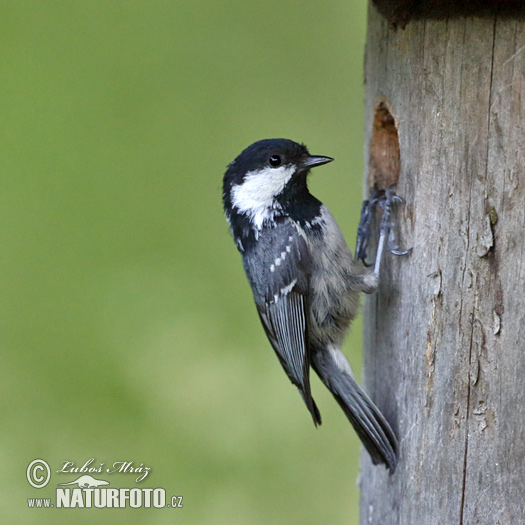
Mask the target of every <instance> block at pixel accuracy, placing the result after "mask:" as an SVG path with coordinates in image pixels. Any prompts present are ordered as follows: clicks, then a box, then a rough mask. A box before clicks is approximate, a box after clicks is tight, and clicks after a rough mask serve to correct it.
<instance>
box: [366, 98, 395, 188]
mask: <svg viewBox="0 0 525 525" xmlns="http://www.w3.org/2000/svg"><path fill="white" fill-rule="evenodd" d="M369 151H370V159H369V171H368V174H369V180H368V183H369V186H370V187H372V188H375V189H379V190H384V189H386V188H388V187H389V186H391V185H392V184H395V183H397V181H398V179H399V170H400V168H401V160H400V155H399V135H398V134H397V126H396V122H395V119H394V116H393V115H392V113H391V112H390V110H389V109H388V105H387V103H386V102H385V101H381V102H379V104H378V105H377V106H376V109H375V112H374V124H373V128H372V137H371V139H370V149H369Z"/></svg>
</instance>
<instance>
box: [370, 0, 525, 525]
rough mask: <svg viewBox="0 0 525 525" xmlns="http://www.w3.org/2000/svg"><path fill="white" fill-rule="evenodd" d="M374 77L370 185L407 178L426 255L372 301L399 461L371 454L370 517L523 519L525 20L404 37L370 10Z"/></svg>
mask: <svg viewBox="0 0 525 525" xmlns="http://www.w3.org/2000/svg"><path fill="white" fill-rule="evenodd" d="M365 83H366V126H365V129H366V131H365V133H366V143H367V145H368V146H367V160H368V170H367V173H366V178H365V180H366V182H367V185H372V184H373V185H376V186H379V187H384V186H385V185H386V184H387V183H390V182H392V181H393V180H395V179H396V178H397V175H396V173H395V170H396V169H397V170H398V173H399V184H398V194H399V195H401V196H402V197H403V198H404V199H405V200H406V204H405V206H404V207H400V210H399V213H398V214H397V222H398V223H399V225H400V228H399V230H398V232H399V233H398V238H399V239H400V241H401V244H402V246H401V247H407V246H412V247H413V252H412V254H411V255H409V256H405V257H395V256H389V257H387V260H386V261H385V264H384V267H383V268H382V276H381V285H380V289H379V292H378V293H377V294H375V295H374V296H372V297H370V298H368V299H367V301H366V303H365V329H364V344H365V349H364V356H365V364H364V384H365V388H366V390H367V391H368V392H369V393H370V394H371V396H372V398H373V399H374V401H375V402H376V403H377V405H378V406H379V408H380V409H381V410H382V411H383V412H384V414H385V416H386V417H387V419H388V420H389V421H390V422H391V423H392V425H393V428H394V429H395V431H396V433H397V435H398V437H399V440H400V462H399V466H398V468H397V470H396V472H395V473H394V474H393V475H389V474H388V472H387V471H386V470H385V469H384V468H382V467H377V466H376V467H374V466H373V465H372V464H371V461H370V459H369V458H368V456H366V455H365V454H364V455H363V459H362V472H361V476H360V487H361V523H362V524H380V525H389V524H401V525H411V524H418V525H419V524H432V525H435V524H445V525H450V524H490V525H494V524H501V525H504V524H515V523H516V524H517V523H524V520H525V505H524V496H523V483H524V481H523V480H525V304H524V299H523V298H524V294H525V264H524V262H523V259H524V257H525V168H524V164H525V137H524V133H523V131H524V130H523V127H524V118H525V24H524V22H523V21H522V20H518V19H516V20H513V19H511V18H508V17H507V18H504V19H503V18H498V17H492V18H483V19H479V18H466V19H465V18H460V19H455V20H448V21H439V20H434V21H429V20H419V21H415V22H411V23H409V24H408V25H407V26H406V28H405V29H404V30H397V31H396V30H395V29H393V28H392V27H391V26H390V25H389V23H388V22H387V21H386V20H385V19H384V18H382V16H381V15H379V14H378V13H377V11H376V10H375V8H374V7H370V9H369V21H368V37H367V45H366V61H365ZM397 142H399V146H398V145H397ZM396 148H398V149H397V150H396ZM396 155H398V157H399V160H398V161H397V166H398V167H397V168H395V166H396V162H394V161H392V159H395V158H396ZM385 159H386V161H385ZM389 159H390V160H389ZM392 166H394V168H392Z"/></svg>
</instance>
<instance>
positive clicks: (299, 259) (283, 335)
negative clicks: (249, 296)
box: [246, 225, 321, 425]
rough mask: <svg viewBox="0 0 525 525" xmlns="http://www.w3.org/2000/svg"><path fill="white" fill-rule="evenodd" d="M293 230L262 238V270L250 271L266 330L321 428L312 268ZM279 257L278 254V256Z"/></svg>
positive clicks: (306, 250)
mask: <svg viewBox="0 0 525 525" xmlns="http://www.w3.org/2000/svg"><path fill="white" fill-rule="evenodd" d="M289 228H291V226H290V225H288V226H283V227H282V229H281V230H282V231H271V232H270V233H269V235H268V239H263V238H260V239H259V242H258V247H257V249H259V250H261V252H260V254H259V256H258V257H257V258H255V260H257V261H258V263H257V267H256V268H255V267H252V268H246V271H247V274H248V276H249V279H250V282H251V284H252V289H253V292H254V298H255V303H256V305H257V311H258V312H259V317H260V318H261V321H262V324H263V327H264V330H265V332H266V335H267V336H268V339H269V340H270V343H271V344H272V346H273V348H274V350H275V353H276V354H277V357H278V358H279V361H280V362H281V365H282V367H283V368H284V371H285V372H286V374H287V375H288V377H289V378H290V380H291V382H292V383H293V384H294V385H295V386H297V388H298V389H299V391H300V392H301V395H302V396H303V399H304V402H305V403H306V406H307V408H308V410H309V411H310V413H311V414H312V418H313V420H314V423H315V424H316V425H319V424H321V416H320V413H319V410H318V408H317V406H316V405H315V402H314V400H313V398H312V394H311V390H310V355H309V341H308V323H309V304H308V286H309V269H310V267H309V265H310V255H309V251H308V247H307V245H306V242H305V241H304V239H303V238H302V237H301V236H300V235H299V234H298V233H297V230H295V229H289ZM276 254H279V256H278V257H276Z"/></svg>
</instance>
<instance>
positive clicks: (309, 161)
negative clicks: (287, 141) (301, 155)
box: [302, 155, 334, 169]
mask: <svg viewBox="0 0 525 525" xmlns="http://www.w3.org/2000/svg"><path fill="white" fill-rule="evenodd" d="M333 160H334V159H333V158H332V157H320V156H316V155H310V156H309V157H307V158H306V160H305V161H303V163H302V164H303V167H304V168H307V169H310V168H314V167H315V166H322V165H323V164H328V163H329V162H332V161H333Z"/></svg>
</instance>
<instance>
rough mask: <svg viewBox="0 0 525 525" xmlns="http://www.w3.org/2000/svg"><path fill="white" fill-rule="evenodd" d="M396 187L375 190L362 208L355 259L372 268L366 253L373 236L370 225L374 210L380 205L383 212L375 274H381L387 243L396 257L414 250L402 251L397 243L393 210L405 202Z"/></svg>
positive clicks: (389, 249)
mask: <svg viewBox="0 0 525 525" xmlns="http://www.w3.org/2000/svg"><path fill="white" fill-rule="evenodd" d="M395 187H396V185H395V184H393V185H392V186H390V187H388V188H387V189H386V190H384V191H383V190H375V191H374V193H373V194H372V195H371V197H370V198H369V199H368V200H365V201H364V202H363V206H362V208H361V219H360V221H359V226H358V229H357V241H356V251H355V255H354V259H355V260H356V261H357V260H361V261H363V264H364V265H365V266H371V265H369V264H367V262H366V255H367V254H366V252H367V248H368V242H369V240H370V236H371V231H370V225H371V222H372V216H373V210H374V208H375V207H376V206H377V205H378V204H379V206H381V209H382V210H383V215H382V217H381V224H380V228H379V231H380V238H379V245H378V251H377V256H376V263H375V269H374V271H375V273H379V265H380V261H381V256H382V252H383V248H384V246H385V243H386V247H387V249H388V251H389V252H390V253H392V254H394V255H407V254H408V253H410V252H411V251H412V248H410V249H408V250H400V249H399V246H398V245H397V244H396V242H395V238H394V228H393V226H394V225H393V221H392V220H391V218H390V213H391V208H392V205H393V204H395V203H398V202H404V200H403V199H402V198H401V197H400V196H399V195H397V194H396V192H395Z"/></svg>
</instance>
